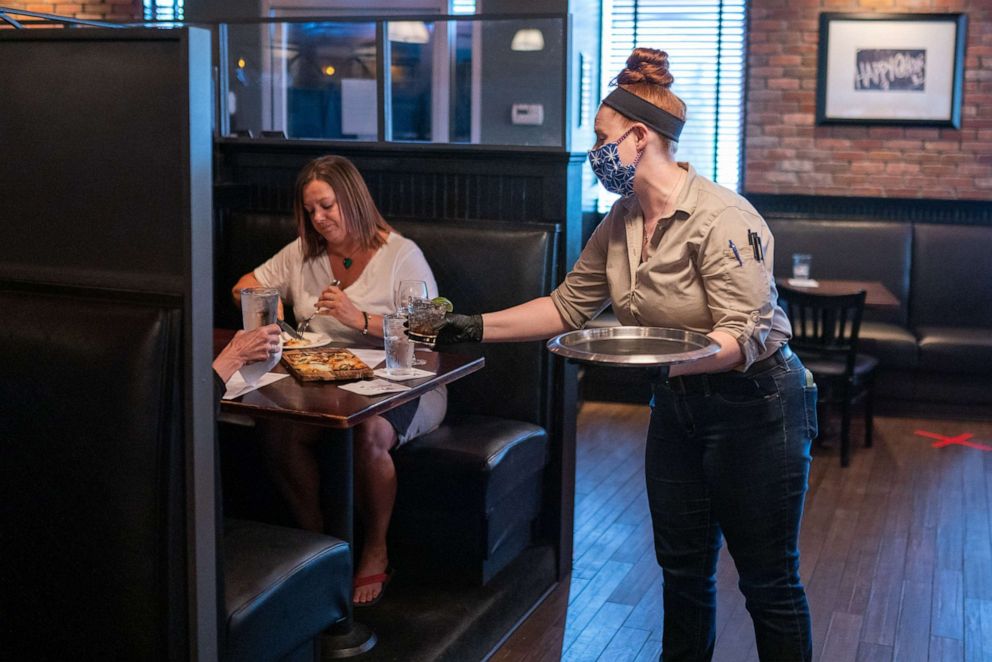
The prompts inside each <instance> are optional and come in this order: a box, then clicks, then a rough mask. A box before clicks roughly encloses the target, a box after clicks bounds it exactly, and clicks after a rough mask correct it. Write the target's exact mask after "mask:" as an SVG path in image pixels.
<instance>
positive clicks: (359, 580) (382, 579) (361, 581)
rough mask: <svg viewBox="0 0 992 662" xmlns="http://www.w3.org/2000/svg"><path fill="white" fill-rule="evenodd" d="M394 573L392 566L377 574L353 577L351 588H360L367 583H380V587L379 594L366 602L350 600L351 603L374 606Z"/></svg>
mask: <svg viewBox="0 0 992 662" xmlns="http://www.w3.org/2000/svg"><path fill="white" fill-rule="evenodd" d="M394 574H396V573H395V571H394V570H393V569H392V568H388V567H387V568H386V572H382V573H379V574H378V575H365V576H364V577H355V581H354V582H353V584H352V588H360V587H362V586H368V585H369V584H379V583H381V584H382V588H381V589H380V590H379V595H377V596H375V597H374V598H373V599H371V600H369V601H368V602H355V601H354V600H352V603H351V604H352V605H354V606H355V607H374V606H376V605H377V604H379V601H380V600H382V596H384V595H385V594H386V587H387V586H389V582H390V581H392V579H393V575H394Z"/></svg>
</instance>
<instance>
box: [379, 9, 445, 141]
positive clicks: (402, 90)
mask: <svg viewBox="0 0 992 662" xmlns="http://www.w3.org/2000/svg"><path fill="white" fill-rule="evenodd" d="M436 28H440V33H441V34H440V35H438V34H437V31H436ZM446 29H447V23H445V22H440V23H438V24H435V23H427V22H424V21H390V22H389V23H388V25H387V29H386V34H387V35H388V37H389V56H390V61H389V64H390V66H389V79H390V102H391V104H392V105H391V111H392V113H391V117H392V128H393V133H392V139H393V140H420V141H427V142H432V141H433V142H447V140H446V138H445V136H444V133H446V131H444V127H435V125H434V120H435V117H434V115H435V114H436V113H435V111H436V108H435V107H434V105H433V99H434V91H435V88H436V87H438V86H437V85H436V83H437V80H436V79H435V73H437V72H436V71H435V69H441V68H443V63H439V62H438V58H436V57H435V52H437V51H440V50H442V48H443V44H440V43H439V42H438V39H437V38H436V37H438V36H440V37H441V39H443V38H444V33H445V31H446ZM437 91H438V92H441V93H442V94H443V93H444V90H443V89H438V90H437ZM436 128H440V130H435V129H436ZM438 134H440V135H438Z"/></svg>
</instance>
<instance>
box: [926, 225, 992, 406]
mask: <svg viewBox="0 0 992 662" xmlns="http://www.w3.org/2000/svg"><path fill="white" fill-rule="evenodd" d="M913 265H914V266H913V285H912V287H913V299H912V303H913V306H912V310H911V311H910V312H911V323H912V327H913V329H914V330H915V331H916V334H917V336H918V337H919V340H920V367H921V368H924V369H926V370H930V371H934V372H953V373H971V374H975V375H984V376H985V377H986V378H988V380H989V381H988V382H987V383H986V386H987V387H992V228H988V227H977V226H960V225H917V226H916V236H915V239H914V245H913Z"/></svg>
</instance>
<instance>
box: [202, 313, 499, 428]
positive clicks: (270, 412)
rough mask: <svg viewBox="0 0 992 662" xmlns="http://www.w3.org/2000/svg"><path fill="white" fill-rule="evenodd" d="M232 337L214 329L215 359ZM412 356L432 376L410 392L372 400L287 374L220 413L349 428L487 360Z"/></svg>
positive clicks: (411, 384) (442, 354) (335, 385)
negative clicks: (431, 373) (302, 380)
mask: <svg viewBox="0 0 992 662" xmlns="http://www.w3.org/2000/svg"><path fill="white" fill-rule="evenodd" d="M233 335H234V331H230V330H226V329H215V330H214V354H215V355H216V354H218V353H219V352H220V350H221V349H222V348H223V347H224V345H225V344H227V342H228V341H229V340H230V338H231V337H232V336H233ZM416 356H417V358H419V359H424V360H425V361H426V362H427V363H426V364H425V365H422V366H418V367H420V368H421V369H422V370H427V371H429V372H433V373H435V374H434V376H432V377H425V378H423V379H413V380H410V381H405V382H402V384H404V385H406V386H409V387H410V390H409V391H402V392H400V393H386V394H384V395H380V396H371V397H370V396H365V395H359V394H357V393H352V392H350V391H345V390H343V389H340V388H338V384H347V383H349V382H301V381H299V380H298V379H296V377H293V376H292V375H290V376H289V377H287V378H285V379H280V380H279V381H277V382H274V383H272V384H269V385H268V386H264V387H262V388H260V389H257V390H255V391H252V392H250V393H246V394H245V395H243V396H241V397H240V398H237V399H236V400H222V401H221V411H222V412H224V413H229V414H242V415H247V416H252V417H264V418H279V419H284V420H294V421H297V422H300V423H309V424H312V425H320V426H323V427H330V428H339V429H341V428H350V427H354V426H355V425H357V424H358V423H361V422H362V421H364V420H366V419H368V418H371V417H372V416H378V415H380V414H382V413H384V412H387V411H389V410H390V409H393V408H395V407H398V406H400V405H401V404H403V403H404V402H409V401H410V400H413V399H414V398H417V397H419V396H421V395H423V394H424V393H426V392H427V391H430V390H433V389H435V388H437V387H438V386H441V385H442V384H449V383H451V382H453V381H455V380H458V379H461V378H462V377H465V376H466V375H469V374H471V373H473V372H475V371H476V370H481V369H482V367H483V366H484V365H485V359H483V358H482V357H481V356H479V357H473V356H468V355H463V354H451V353H448V352H430V351H419V350H418V351H417V352H416ZM372 367H373V368H376V367H377V366H372ZM272 372H279V373H284V372H288V371H287V370H286V368H285V366H283V364H282V363H279V365H277V366H276V367H275V368H273V369H272ZM352 381H354V380H352Z"/></svg>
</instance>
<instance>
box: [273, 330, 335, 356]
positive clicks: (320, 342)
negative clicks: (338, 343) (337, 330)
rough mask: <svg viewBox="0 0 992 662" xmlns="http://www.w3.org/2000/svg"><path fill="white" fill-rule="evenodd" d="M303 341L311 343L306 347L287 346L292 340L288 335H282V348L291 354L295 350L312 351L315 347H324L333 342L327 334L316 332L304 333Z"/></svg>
mask: <svg viewBox="0 0 992 662" xmlns="http://www.w3.org/2000/svg"><path fill="white" fill-rule="evenodd" d="M303 339H304V340H308V341H310V342H309V343H308V344H306V345H289V344H287V343H288V342H289V341H290V340H292V338H290V336H289V334H288V333H283V334H282V348H283V349H284V350H286V351H287V352H291V351H293V350H294V349H311V348H313V347H323V346H324V345H326V344H327V343H329V342H331V337H330V336H329V335H327V334H326V333H317V332H316V331H304V332H303Z"/></svg>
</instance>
